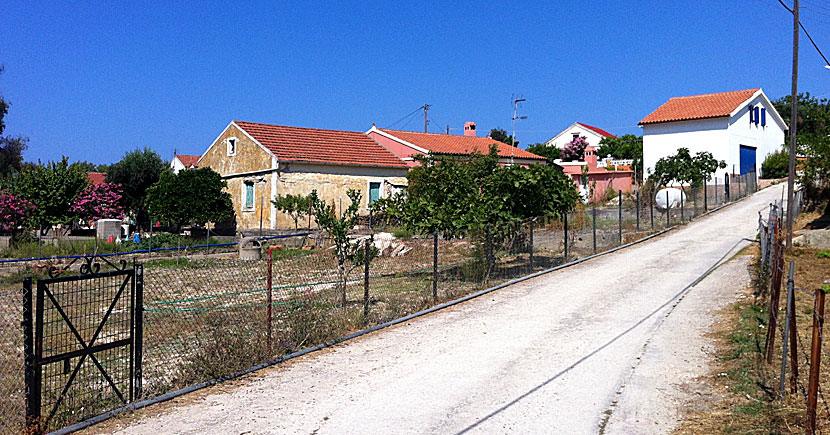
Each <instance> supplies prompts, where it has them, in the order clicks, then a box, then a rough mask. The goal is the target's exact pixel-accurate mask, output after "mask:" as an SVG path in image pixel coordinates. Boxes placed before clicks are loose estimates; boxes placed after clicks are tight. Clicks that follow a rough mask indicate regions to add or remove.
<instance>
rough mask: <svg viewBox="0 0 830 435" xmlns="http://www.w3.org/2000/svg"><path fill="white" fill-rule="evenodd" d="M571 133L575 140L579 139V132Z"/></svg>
mask: <svg viewBox="0 0 830 435" xmlns="http://www.w3.org/2000/svg"><path fill="white" fill-rule="evenodd" d="M571 135H572V136H573V139H574V140H577V139H579V133H571Z"/></svg>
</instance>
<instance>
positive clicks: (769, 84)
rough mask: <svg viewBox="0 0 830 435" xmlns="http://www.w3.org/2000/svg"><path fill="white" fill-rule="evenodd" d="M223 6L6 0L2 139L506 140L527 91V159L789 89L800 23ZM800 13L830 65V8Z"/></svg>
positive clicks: (114, 146) (42, 146)
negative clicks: (734, 97)
mask: <svg viewBox="0 0 830 435" xmlns="http://www.w3.org/2000/svg"><path fill="white" fill-rule="evenodd" d="M785 2H786V3H788V4H790V2H791V0H785ZM231 3H232V2H209V1H204V2H162V3H158V2H146V3H144V2H123V1H106V2H93V1H89V2H86V1H84V2H49V3H46V2H44V3H38V4H35V2H24V1H18V0H7V1H3V2H0V17H2V23H3V24H2V25H1V26H0V63H2V64H4V65H5V67H6V72H5V73H4V74H3V75H2V76H0V92H2V94H3V95H4V97H5V98H6V99H8V100H10V101H11V102H12V106H11V109H10V112H9V115H8V116H7V130H6V134H12V135H17V134H20V135H26V136H29V137H30V138H31V142H30V144H29V150H28V151H26V153H25V155H24V156H25V158H26V159H27V160H37V159H43V160H50V159H57V158H60V156H61V155H68V156H69V157H70V158H71V159H72V160H73V161H74V160H88V161H92V162H95V163H111V162H113V161H117V160H118V159H120V157H121V156H122V155H123V154H124V153H125V152H127V151H129V150H132V149H135V148H136V147H143V146H150V147H151V148H153V149H154V150H156V151H158V152H159V153H160V154H161V155H162V156H163V157H164V158H165V159H170V158H171V157H172V154H173V150H174V149H177V150H178V151H179V152H180V153H183V154H201V153H202V152H203V151H204V150H205V148H206V147H207V146H208V145H209V144H210V143H211V141H212V140H213V139H214V138H215V137H216V136H217V135H218V134H219V132H220V131H221V130H222V129H223V128H224V127H225V126H226V125H227V124H228V122H229V121H231V120H233V119H239V120H247V121H255V122H265V123H274V124H284V125H296V126H305V127H317V128H332V129H345V130H360V131H365V130H367V129H369V128H370V127H371V126H372V123H373V122H375V123H377V124H378V126H388V125H389V124H391V123H393V122H395V121H397V120H399V119H400V118H402V117H404V116H405V115H406V114H408V113H410V112H412V111H413V110H415V109H416V108H417V107H419V106H421V105H422V104H424V103H429V104H430V105H432V109H431V110H430V112H429V115H430V118H431V119H432V121H433V123H432V125H431V126H430V131H436V132H437V131H444V130H445V129H446V125H447V124H450V126H451V127H452V128H454V129H457V130H454V132H455V133H460V128H461V127H462V125H463V123H464V121H475V122H476V123H477V124H478V129H479V131H480V134H481V133H485V134H486V133H487V132H489V130H490V129H491V128H493V127H501V128H505V129H507V130H508V131H509V130H510V117H511V103H510V98H511V95H512V94H513V93H520V94H521V95H523V96H524V97H525V98H526V99H527V102H526V103H524V105H523V106H522V108H521V114H523V115H527V116H528V119H527V120H525V121H519V126H518V134H517V138H518V140H519V141H520V142H521V144H522V146H525V145H527V144H529V143H533V142H540V141H544V140H546V139H548V138H549V137H550V136H552V135H553V134H554V133H555V132H557V131H559V130H561V129H563V128H565V127H567V126H568V125H569V124H570V123H571V122H573V121H577V120H578V121H582V122H586V123H589V124H593V125H596V126H599V127H602V128H605V129H607V130H609V131H611V132H613V133H616V134H625V133H635V134H639V132H640V129H639V128H638V127H637V122H638V121H639V120H640V119H642V118H643V117H644V116H645V115H647V114H648V113H649V112H650V111H651V110H653V109H654V108H656V107H657V106H658V105H660V104H662V103H663V102H665V101H666V100H667V99H668V98H669V97H672V96H680V95H692V94H697V93H708V92H718V91H728V90H737V89H746V88H752V87H762V88H763V89H764V91H765V92H766V93H767V95H768V96H769V97H770V98H772V99H775V98H778V97H781V96H782V95H786V94H788V93H789V92H790V77H791V65H792V61H791V50H792V16H791V15H790V14H789V13H788V12H787V11H786V10H784V8H783V7H781V5H779V4H778V2H777V1H776V0H742V1H728V2H724V1H708V0H704V1H701V2H675V1H664V0H661V1H630V2H616V1H608V2H600V1H585V2H558V1H540V2H537V3H531V2H518V1H510V2H493V1H478V2H468V3H460V2H426V1H419V2H400V3H399V2H390V1H381V2H371V1H360V2H354V3H353V4H351V5H348V4H344V3H345V2H290V3H289V2H282V1H278V2H262V3H260V4H253V5H247V6H232V5H231ZM81 4H82V5H83V7H78V5H81ZM162 5H163V7H162ZM802 6H804V8H803V9H802V16H803V22H804V24H805V26H807V29H808V30H809V31H810V32H811V34H812V35H813V37H814V38H815V39H816V41H817V42H818V44H819V46H821V47H822V49H823V50H824V51H825V54H830V2H828V1H826V0H802ZM801 46H802V51H801V54H802V55H801V64H800V65H801V66H800V68H801V70H800V83H799V86H800V90H804V91H810V92H811V93H813V94H814V95H824V96H829V95H830V70H827V69H825V68H823V61H822V60H821V58H820V57H819V56H818V54H817V53H816V52H815V50H814V49H813V47H812V46H810V45H809V41H807V39H806V38H805V37H803V36H802V40H801ZM403 124H404V122H401V123H399V124H397V125H396V126H397V127H403ZM406 128H407V129H412V130H420V129H423V119H422V116H417V115H416V116H414V117H413V119H412V120H411V122H410V123H409V124H408V125H407V126H406Z"/></svg>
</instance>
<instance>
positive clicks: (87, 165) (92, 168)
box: [72, 160, 110, 172]
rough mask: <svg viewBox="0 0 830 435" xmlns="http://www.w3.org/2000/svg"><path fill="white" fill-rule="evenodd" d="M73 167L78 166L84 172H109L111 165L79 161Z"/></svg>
mask: <svg viewBox="0 0 830 435" xmlns="http://www.w3.org/2000/svg"><path fill="white" fill-rule="evenodd" d="M72 164H73V165H78V166H79V167H80V168H81V169H82V170H83V171H84V172H109V170H110V165H107V164H105V163H98V164H95V163H92V162H87V161H83V160H82V161H79V162H75V163H72Z"/></svg>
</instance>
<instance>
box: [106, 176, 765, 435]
mask: <svg viewBox="0 0 830 435" xmlns="http://www.w3.org/2000/svg"><path fill="white" fill-rule="evenodd" d="M780 189H781V187H780V186H774V187H772V188H769V189H766V190H764V191H761V192H759V193H757V194H755V195H754V196H753V197H751V198H748V199H747V200H744V201H742V202H740V203H738V204H735V205H733V206H731V207H728V208H726V209H724V210H721V211H719V212H718V213H716V214H714V215H711V216H708V217H706V218H702V219H700V220H698V221H696V222H695V223H693V224H691V225H688V226H686V227H684V228H682V229H680V230H677V231H673V232H671V233H670V234H667V235H666V236H663V237H660V238H658V239H655V240H652V241H649V242H646V243H643V244H640V245H637V246H634V247H631V248H628V249H624V250H622V251H619V252H617V253H613V254H609V255H606V256H603V257H600V258H598V259H595V260H592V261H588V262H586V263H583V264H580V265H577V266H574V267H571V268H567V269H564V270H561V271H558V272H555V273H550V274H547V275H545V276H542V277H538V278H535V279H533V280H529V281H526V282H524V283H521V284H517V285H514V286H511V287H509V288H506V289H503V290H500V291H498V292H495V293H491V294H489V295H487V296H485V297H482V298H479V299H476V300H473V301H470V302H468V303H465V304H462V305H460V306H456V307H454V308H451V309H447V310H444V311H441V312H438V313H436V314H433V315H430V316H427V317H424V318H421V319H417V320H413V321H412V322H409V323H408V324H406V325H401V326H399V327H396V328H392V329H388V330H384V331H380V332H378V333H375V334H371V335H368V336H364V337H363V338H360V339H357V340H354V341H352V342H349V343H346V344H344V345H342V346H339V347H336V348H334V349H333V350H330V351H325V352H321V353H318V354H313V355H310V356H308V357H305V358H303V359H301V360H299V361H295V362H293V363H291V364H288V365H286V366H284V367H275V368H273V369H270V370H267V371H265V372H264V373H263V374H262V376H260V377H259V378H257V379H253V380H251V381H249V382H247V383H243V384H242V385H240V386H237V387H233V388H227V387H224V388H222V390H224V391H218V390H217V391H215V392H213V393H211V394H207V395H205V397H204V398H203V399H200V400H197V401H195V403H190V404H188V405H185V406H180V407H171V406H169V405H161V406H158V407H155V408H154V407H151V408H148V409H145V410H143V411H142V414H143V417H142V418H140V419H139V420H138V421H137V422H134V423H135V424H133V425H132V426H130V427H126V428H122V430H123V431H124V432H125V433H143V434H158V433H172V432H176V433H318V434H322V433H352V434H358V433H360V434H364V433H467V432H469V433H517V432H518V433H550V432H559V433H597V432H605V433H632V432H636V433H650V432H654V433H664V432H666V431H668V430H670V429H671V428H672V427H673V425H674V424H675V422H676V420H677V419H678V418H679V415H680V414H679V410H678V409H677V403H678V401H682V398H683V397H685V395H686V394H689V389H690V388H691V389H694V385H695V384H694V382H693V379H694V378H695V377H696V376H699V375H702V374H703V373H705V371H706V361H707V358H708V355H707V351H708V349H709V346H711V344H710V343H709V342H708V341H707V340H706V339H704V338H702V337H701V332H702V331H704V330H705V329H706V328H707V327H708V325H709V324H710V322H711V321H712V316H711V313H713V312H714V311H715V310H717V309H718V308H719V307H720V306H723V305H724V304H726V303H728V302H729V301H730V300H733V299H734V297H735V293H736V292H737V290H739V289H740V288H741V287H742V286H744V285H746V283H747V282H748V280H749V277H748V273H747V267H748V263H747V262H746V260H736V261H731V262H729V263H727V264H725V265H723V266H721V267H719V268H717V269H716V270H715V271H714V272H713V273H712V274H711V275H710V276H709V277H708V278H707V279H705V280H704V281H702V282H700V283H699V284H697V285H696V286H693V287H690V285H691V284H692V283H693V282H695V280H697V279H698V278H699V277H700V276H701V275H702V274H703V273H704V272H706V271H707V270H709V269H710V268H712V267H713V266H714V265H716V264H718V263H722V262H724V261H725V260H726V259H728V258H729V257H730V256H731V255H732V254H734V253H736V252H737V251H738V249H740V247H742V246H745V245H746V244H747V242H742V241H741V240H742V239H743V238H754V237H755V234H756V231H757V228H756V223H757V218H758V211H759V210H762V209H765V207H766V206H767V204H768V203H769V202H771V201H772V200H773V199H774V198H780V195H781V190H780ZM112 427H113V426H112V425H109V426H108V427H107V428H106V429H107V430H109V429H112ZM99 429H103V428H99Z"/></svg>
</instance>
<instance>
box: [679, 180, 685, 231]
mask: <svg viewBox="0 0 830 435" xmlns="http://www.w3.org/2000/svg"><path fill="white" fill-rule="evenodd" d="M684 202H686V188H685V187H683V186H680V223H681V224H682V223H683V220H684V216H683V203H684Z"/></svg>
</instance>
